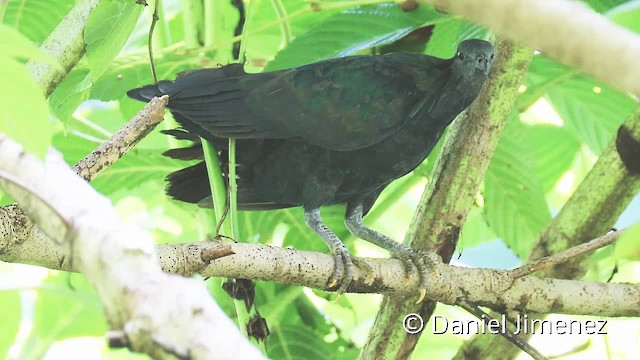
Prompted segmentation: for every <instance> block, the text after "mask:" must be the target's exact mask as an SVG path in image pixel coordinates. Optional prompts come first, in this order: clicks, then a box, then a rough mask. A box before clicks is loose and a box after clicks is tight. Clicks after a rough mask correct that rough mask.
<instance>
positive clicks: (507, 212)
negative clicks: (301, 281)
mask: <svg viewBox="0 0 640 360" xmlns="http://www.w3.org/2000/svg"><path fill="white" fill-rule="evenodd" d="M526 130H527V129H526V128H525V126H524V125H523V124H522V123H520V121H519V119H518V117H517V116H513V115H512V116H511V118H510V119H509V121H508V122H507V125H506V127H505V129H504V133H503V135H502V137H501V138H500V142H499V143H498V147H497V148H496V152H495V154H494V155H493V158H492V159H491V163H490V164H489V169H488V170H487V173H486V175H485V179H484V189H485V190H484V205H485V207H484V215H485V218H486V220H487V223H488V224H489V226H490V227H491V229H492V230H493V231H495V233H496V235H498V237H500V238H502V240H503V241H504V242H505V243H506V244H507V245H508V246H509V247H510V248H511V249H512V250H513V251H514V253H516V255H518V256H519V257H520V258H521V259H524V258H526V257H527V255H528V253H529V251H530V246H531V244H532V242H533V241H534V239H535V237H536V236H537V235H538V233H539V232H540V231H541V230H542V229H543V228H544V227H545V226H546V225H547V224H548V223H549V221H550V220H551V215H550V214H549V209H548V208H547V204H546V202H545V198H544V193H543V190H542V186H541V185H540V182H539V181H538V178H537V176H536V167H535V158H534V157H533V149H532V147H531V144H530V142H529V139H528V137H527V132H526Z"/></svg>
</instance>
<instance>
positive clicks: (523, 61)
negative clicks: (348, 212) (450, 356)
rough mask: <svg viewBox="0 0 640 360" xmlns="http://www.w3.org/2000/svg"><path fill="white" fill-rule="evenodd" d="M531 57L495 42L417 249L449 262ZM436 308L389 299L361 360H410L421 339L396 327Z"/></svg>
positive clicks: (417, 230) (443, 163)
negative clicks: (382, 359) (482, 84)
mask: <svg viewBox="0 0 640 360" xmlns="http://www.w3.org/2000/svg"><path fill="white" fill-rule="evenodd" d="M532 55H533V52H532V51H530V50H528V49H526V48H522V47H518V46H514V45H511V44H509V43H508V42H504V41H498V42H497V44H496V58H495V60H494V68H495V69H496V70H495V71H494V73H493V74H492V75H491V76H490V78H489V80H488V84H487V85H485V90H484V91H482V92H481V93H480V95H479V96H478V98H477V99H476V100H475V102H474V103H473V104H472V105H471V107H470V108H469V109H468V110H467V111H466V112H465V113H464V114H463V115H462V116H461V117H459V118H458V119H457V120H456V121H455V122H454V124H453V125H452V127H451V129H450V130H449V135H448V136H447V140H446V143H445V146H444V148H443V150H442V155H441V157H440V158H439V159H438V162H437V164H436V167H435V170H434V175H433V177H432V179H431V181H430V184H429V187H428V189H427V190H426V191H425V193H424V194H423V197H422V199H421V200H420V205H419V206H418V210H417V211H416V214H415V216H414V221H413V223H412V226H411V228H410V229H409V233H408V234H407V240H408V241H409V242H412V243H413V247H415V248H418V249H427V248H431V249H435V250H436V251H437V252H438V253H439V254H440V256H441V257H442V258H443V259H444V260H445V261H449V258H450V257H451V254H452V253H453V250H454V249H455V245H456V242H457V239H458V234H459V232H460V229H461V228H462V225H463V224H464V222H465V220H466V218H467V214H468V212H469V209H470V208H471V205H472V204H473V202H474V201H475V198H476V195H477V193H478V190H479V189H480V184H481V182H482V179H483V178H484V173H485V172H486V170H487V167H488V166H489V162H490V159H491V156H492V154H493V152H494V150H495V147H496V145H497V143H498V139H499V137H500V134H501V132H502V128H503V127H504V123H505V122H506V119H507V117H508V115H509V113H510V112H511V109H512V108H513V104H514V102H515V99H516V97H517V89H518V87H519V86H520V83H521V81H522V78H523V77H524V75H525V74H526V72H527V68H528V65H529V61H530V59H531V56H532ZM434 308H435V303H434V302H424V303H422V304H420V305H416V304H415V298H411V299H402V298H398V297H395V298H392V297H390V296H386V297H385V298H384V300H383V303H382V307H381V309H380V311H379V312H378V315H377V317H376V322H375V323H374V325H373V326H372V328H371V334H370V336H369V338H368V342H367V343H366V344H365V347H364V349H363V352H362V353H361V355H360V356H361V358H363V359H369V358H374V357H376V356H379V354H385V357H387V356H388V357H389V358H406V357H408V356H409V354H411V352H412V351H413V348H414V347H415V345H416V343H417V341H418V340H419V339H420V336H419V334H415V335H413V334H412V335H409V334H407V333H406V332H405V331H404V330H403V328H402V327H401V326H395V324H400V323H402V318H403V317H404V316H405V315H406V314H410V313H418V314H420V315H421V316H422V317H423V318H424V319H428V318H429V317H430V316H431V313H432V311H433V309H434Z"/></svg>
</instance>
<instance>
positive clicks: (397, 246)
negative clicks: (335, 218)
mask: <svg viewBox="0 0 640 360" xmlns="http://www.w3.org/2000/svg"><path fill="white" fill-rule="evenodd" d="M362 217H363V209H362V203H360V204H355V206H348V207H347V215H346V217H345V224H346V225H347V229H349V231H350V232H351V233H352V234H353V235H355V236H356V237H358V238H360V239H362V240H366V241H368V242H370V243H372V244H375V245H377V246H379V247H381V248H383V249H385V250H387V251H389V252H390V253H391V255H393V256H394V257H396V258H398V259H400V260H401V261H402V263H403V264H404V267H405V271H406V272H407V274H409V275H408V276H411V274H412V273H415V269H417V270H418V273H419V276H420V289H421V290H420V300H419V301H422V298H423V297H424V291H425V290H424V289H426V287H427V278H428V274H427V271H428V268H427V265H426V263H425V261H424V258H423V257H422V256H421V255H420V253H419V252H417V251H415V250H413V249H412V248H410V247H408V246H406V245H404V244H402V243H399V242H397V241H394V240H393V239H391V238H389V237H388V236H386V235H384V234H381V233H379V232H377V231H375V230H373V229H369V228H368V227H366V226H365V225H364V223H363V222H362ZM414 266H415V268H414Z"/></svg>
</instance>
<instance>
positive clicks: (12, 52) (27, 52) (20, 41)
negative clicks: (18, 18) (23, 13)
mask: <svg viewBox="0 0 640 360" xmlns="http://www.w3.org/2000/svg"><path fill="white" fill-rule="evenodd" d="M0 39H2V41H1V42H0V54H2V55H5V56H8V57H12V58H15V59H19V60H37V61H42V62H49V63H54V64H58V62H57V60H56V59H54V58H52V57H51V56H49V55H45V54H43V53H42V51H40V49H39V48H38V47H37V46H35V45H34V44H33V43H32V42H31V41H30V40H29V39H27V38H25V37H24V36H23V35H22V34H20V33H19V32H17V31H16V30H15V29H12V28H10V27H7V26H4V25H2V24H0Z"/></svg>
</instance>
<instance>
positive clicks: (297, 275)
mask: <svg viewBox="0 0 640 360" xmlns="http://www.w3.org/2000/svg"><path fill="white" fill-rule="evenodd" d="M0 219H2V217H1V216H0ZM31 226H33V225H31ZM29 243H31V244H29ZM36 245H37V247H38V248H40V249H44V251H48V250H52V251H54V252H53V253H51V258H49V259H47V258H44V259H43V257H42V255H45V254H43V253H42V252H41V253H40V254H39V255H40V256H39V257H38V258H28V259H25V258H22V259H19V260H20V261H21V262H25V263H31V264H37V265H41V266H48V265H52V266H50V267H51V268H53V269H61V270H67V271H72V270H75V269H72V264H71V263H70V262H69V261H67V260H66V259H65V258H62V254H61V253H60V252H56V249H57V246H56V245H55V244H54V243H53V242H52V241H51V240H49V239H48V238H46V237H42V236H39V237H37V238H32V239H29V240H28V241H25V242H23V243H20V244H13V245H11V246H9V247H8V248H7V249H6V251H5V252H3V253H2V254H1V255H0V257H1V258H2V260H4V261H11V262H15V260H18V259H14V258H12V256H14V255H15V254H21V255H23V256H24V255H25V254H26V252H24V251H20V250H19V248H20V247H26V248H28V249H33V248H35V247H36ZM218 248H224V249H225V250H226V254H229V253H232V255H228V256H224V257H221V258H218V259H216V260H214V261H213V262H211V264H210V265H208V262H206V261H203V260H202V257H203V254H205V253H209V252H211V251H212V250H213V251H215V250H216V249H218ZM157 251H158V258H159V260H160V265H161V267H162V268H163V270H164V271H167V272H171V273H176V274H180V275H183V276H192V275H194V274H200V275H202V276H205V277H210V276H215V277H229V278H249V279H254V280H262V281H275V282H279V283H283V284H287V285H302V286H308V287H312V288H317V289H325V290H326V289H327V288H326V284H327V279H328V278H329V277H330V276H331V275H332V273H333V260H332V257H331V256H329V255H326V254H322V253H317V252H309V251H299V250H294V249H284V248H279V247H273V246H268V245H259V244H245V243H218V242H198V243H192V244H163V245H159V246H158V249H157ZM56 255H57V256H59V258H57V259H55V258H54V256H56ZM431 260H432V261H433V263H434V266H435V267H434V271H433V277H432V278H430V279H429V282H428V283H429V288H427V293H428V294H429V297H430V299H431V300H433V301H440V302H443V303H447V304H456V303H457V301H458V299H460V298H464V299H466V300H467V301H472V302H475V303H477V304H479V305H483V306H487V307H489V308H492V309H494V310H497V311H500V312H505V311H509V310H513V309H517V310H519V311H524V312H533V313H548V312H554V313H566V314H581V315H597V316H637V315H640V287H639V286H634V285H627V284H602V283H596V282H580V281H569V280H556V279H540V278H537V277H524V278H520V279H515V280H514V279H513V278H512V277H511V276H510V273H509V272H508V271H499V270H489V269H469V268H460V267H456V266H451V265H446V264H443V263H442V262H440V261H439V260H438V259H437V258H435V259H431ZM363 261H365V262H367V263H368V264H369V265H371V268H372V269H373V274H372V276H373V280H372V281H371V282H369V283H367V282H365V278H366V275H367V274H364V273H363V272H362V271H360V269H357V271H356V274H355V280H354V282H353V283H352V286H351V287H350V288H349V291H350V292H358V293H384V294H388V295H394V296H398V295H404V294H407V293H409V292H415V291H417V287H418V284H417V282H416V281H417V279H414V281H413V282H407V279H406V277H405V273H404V267H403V266H402V263H401V262H400V261H398V260H395V259H363ZM73 266H74V267H75V266H76V264H75V263H74V264H73ZM603 303H606V304H609V306H607V307H606V308H602V306H601V304H603Z"/></svg>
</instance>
